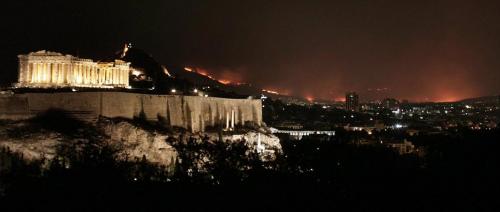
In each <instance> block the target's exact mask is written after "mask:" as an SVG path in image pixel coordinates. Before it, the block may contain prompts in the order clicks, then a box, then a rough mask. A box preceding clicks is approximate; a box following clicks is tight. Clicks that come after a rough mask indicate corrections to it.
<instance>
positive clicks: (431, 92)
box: [0, 1, 500, 102]
mask: <svg viewBox="0 0 500 212" xmlns="http://www.w3.org/2000/svg"><path fill="white" fill-rule="evenodd" d="M96 4H97V2H96ZM96 4H94V3H93V2H85V3H84V4H83V3H82V4H79V5H80V6H79V7H73V6H72V5H73V4H72V3H68V2H64V1H50V2H43V3H40V2H9V3H8V4H7V5H6V9H8V10H11V11H18V12H17V13H16V14H13V15H9V14H3V15H2V16H3V17H2V21H3V22H4V24H3V26H4V28H5V29H6V31H5V32H6V33H5V34H4V37H3V39H2V40H1V41H0V43H1V46H2V48H1V54H0V56H1V57H2V58H3V60H2V64H3V66H4V67H5V68H3V69H2V75H3V76H5V77H3V79H2V83H3V84H6V83H9V82H13V81H15V79H16V75H17V73H16V70H17V67H16V65H17V63H16V55H18V54H26V53H28V52H31V51H37V50H42V49H46V50H51V51H57V52H67V53H70V54H73V55H76V56H81V57H85V58H108V57H110V55H113V54H114V53H115V52H116V51H117V50H119V48H117V47H119V46H121V45H122V44H123V43H125V42H132V43H134V44H135V46H137V47H139V48H142V49H144V50H146V51H147V52H149V53H150V54H151V55H152V56H154V58H155V59H157V60H158V61H159V62H160V63H162V64H165V65H177V66H189V67H197V68H199V69H200V70H204V71H205V72H206V73H208V74H210V75H212V76H213V77H215V78H216V79H219V80H220V81H222V82H226V83H228V82H240V83H249V84H252V85H254V86H256V87H259V88H263V89H268V90H274V91H278V92H280V93H287V94H290V95H296V96H301V97H304V98H307V99H326V100H339V99H341V98H342V97H343V96H344V94H345V92H346V91H356V92H357V93H359V95H360V98H361V100H373V99H384V98H387V97H391V98H397V99H407V100H410V101H415V102H426V101H440V102H450V101H458V100H461V99H465V98H471V97H478V96H489V95H498V94H499V93H500V91H499V90H500V85H499V84H498V83H497V82H498V81H499V80H500V72H499V71H498V70H499V68H500V63H499V62H498V60H497V55H498V54H499V53H500V48H499V47H500V42H499V41H498V39H496V38H497V37H498V36H499V35H500V27H499V26H498V24H497V22H496V21H495V20H498V19H500V15H499V14H498V13H497V12H496V11H498V9H499V6H498V5H496V4H492V3H491V2H483V1H479V2H469V1H418V2H400V1H384V2H330V1H328V2H326V1H318V2H294V3H290V2H285V1H272V2H267V1H266V2H258V1H252V2H238V3H235V2H232V1H222V2H219V3H218V4H210V3H208V2H203V1H167V2H142V3H137V2H134V1H123V2H121V3H120V4H114V3H107V2H104V3H100V2H99V3H98V4H97V5H99V6H98V7H94V6H93V5H96ZM38 11H44V13H43V14H44V15H42V16H40V15H38V14H39V13H38ZM146 11H147V12H146ZM35 20H36V21H35ZM87 26H92V27H91V28H89V27H87ZM61 37H65V38H67V39H63V40H61V39H60V38H61Z"/></svg>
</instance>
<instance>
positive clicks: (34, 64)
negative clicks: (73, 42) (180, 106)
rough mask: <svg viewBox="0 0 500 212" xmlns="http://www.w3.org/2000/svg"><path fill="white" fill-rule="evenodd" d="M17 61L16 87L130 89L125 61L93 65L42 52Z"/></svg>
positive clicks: (89, 62) (127, 65)
mask: <svg viewBox="0 0 500 212" xmlns="http://www.w3.org/2000/svg"><path fill="white" fill-rule="evenodd" d="M18 58H19V81H18V83H16V84H15V87H30V88H51V87H54V88H57V87H91V88H128V87H129V73H130V63H128V62H125V61H121V60H115V61H113V62H94V61H93V60H91V59H83V58H78V57H75V56H72V55H63V54H61V53H57V52H50V51H45V50H42V51H37V52H32V53H29V54H27V55H18Z"/></svg>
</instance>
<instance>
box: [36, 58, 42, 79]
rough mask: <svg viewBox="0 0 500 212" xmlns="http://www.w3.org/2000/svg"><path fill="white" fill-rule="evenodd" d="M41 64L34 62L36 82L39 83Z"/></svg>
mask: <svg viewBox="0 0 500 212" xmlns="http://www.w3.org/2000/svg"><path fill="white" fill-rule="evenodd" d="M42 72H43V70H42V64H41V63H37V64H36V82H37V83H40V82H42Z"/></svg>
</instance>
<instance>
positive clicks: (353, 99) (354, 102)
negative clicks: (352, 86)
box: [345, 92, 359, 111]
mask: <svg viewBox="0 0 500 212" xmlns="http://www.w3.org/2000/svg"><path fill="white" fill-rule="evenodd" d="M345 109H346V110H350V111H359V96H358V94H356V93H355V92H348V93H346V95H345Z"/></svg>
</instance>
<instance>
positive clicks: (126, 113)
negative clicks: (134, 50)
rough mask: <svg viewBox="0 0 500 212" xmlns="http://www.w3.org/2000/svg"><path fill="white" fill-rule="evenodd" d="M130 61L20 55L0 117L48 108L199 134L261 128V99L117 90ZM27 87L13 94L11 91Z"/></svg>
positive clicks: (125, 78) (33, 113)
mask: <svg viewBox="0 0 500 212" xmlns="http://www.w3.org/2000/svg"><path fill="white" fill-rule="evenodd" d="M129 65H130V63H128V62H125V61H121V60H115V61H114V62H94V61H92V60H90V59H80V58H77V57H74V56H71V55H63V54H61V53H57V52H49V51H38V52H34V53H30V54H27V55H19V79H18V83H17V84H15V88H14V89H13V92H3V93H2V94H0V119H12V120H21V119H28V118H31V117H34V116H36V115H37V114H40V113H43V112H45V111H48V110H51V109H57V110H62V111H65V112H66V113H67V114H69V115H71V116H73V117H75V118H78V119H80V120H85V121H94V120H96V119H97V118H98V117H99V116H103V117H108V118H117V117H121V118H128V119H133V118H139V117H140V118H144V119H146V120H149V121H158V122H160V123H162V124H164V125H167V126H173V127H182V128H185V129H188V130H190V131H191V132H203V131H205V129H207V128H209V127H216V126H217V127H222V128H226V129H234V128H235V127H238V126H243V125H245V124H254V125H258V126H260V125H261V124H262V103H261V100H260V99H257V100H256V99H229V98H218V97H209V96H206V95H203V96H200V95H197V96H187V95H170V94H168V95H166V94H140V93H133V92H131V91H130V92H127V91H126V92H119V91H115V90H114V88H120V89H126V88H129V74H130V73H131V69H130V67H129ZM64 87H68V88H81V87H87V88H106V89H108V90H106V91H101V90H99V91H98V90H94V91H86V92H71V91H66V92H62V91H57V90H51V91H50V92H43V91H42V92H40V91H37V92H30V90H29V89H30V88H45V89H46V88H49V89H50V88H54V89H55V88H64ZM26 88H27V89H28V90H23V91H22V92H17V91H16V89H26Z"/></svg>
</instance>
